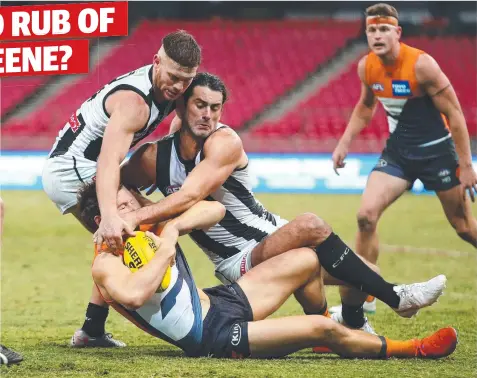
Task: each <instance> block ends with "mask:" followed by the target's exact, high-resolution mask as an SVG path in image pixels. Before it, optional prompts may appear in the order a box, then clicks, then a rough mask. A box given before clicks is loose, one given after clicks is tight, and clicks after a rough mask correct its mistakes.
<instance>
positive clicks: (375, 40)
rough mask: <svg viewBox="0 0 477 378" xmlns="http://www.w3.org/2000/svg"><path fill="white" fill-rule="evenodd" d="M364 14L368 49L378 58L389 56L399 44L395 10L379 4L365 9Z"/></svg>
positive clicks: (398, 28) (397, 19) (400, 29)
mask: <svg viewBox="0 0 477 378" xmlns="http://www.w3.org/2000/svg"><path fill="white" fill-rule="evenodd" d="M365 14H366V36H367V38H368V45H369V48H370V49H371V51H372V52H374V53H375V54H376V55H378V56H380V57H383V56H385V55H387V54H389V53H390V52H391V51H392V50H393V49H394V48H395V46H396V45H397V44H399V39H400V38H401V32H402V28H401V27H400V26H399V15H398V12H397V10H396V8H394V7H392V6H391V5H388V4H385V3H379V4H375V5H373V6H371V7H369V8H367V9H366V13H365Z"/></svg>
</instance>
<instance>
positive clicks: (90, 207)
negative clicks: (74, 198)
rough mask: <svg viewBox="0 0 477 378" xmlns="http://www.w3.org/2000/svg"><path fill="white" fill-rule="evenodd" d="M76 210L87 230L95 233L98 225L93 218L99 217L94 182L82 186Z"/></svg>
mask: <svg viewBox="0 0 477 378" xmlns="http://www.w3.org/2000/svg"><path fill="white" fill-rule="evenodd" d="M78 210H79V217H80V219H81V221H82V222H83V223H84V224H85V225H86V226H87V227H88V229H90V230H94V231H96V230H97V229H98V225H97V224H96V222H95V221H94V218H95V217H96V216H97V215H101V212H100V210H99V203H98V196H97V194H96V181H92V182H90V183H88V184H84V185H83V186H82V187H81V189H80V190H79V191H78Z"/></svg>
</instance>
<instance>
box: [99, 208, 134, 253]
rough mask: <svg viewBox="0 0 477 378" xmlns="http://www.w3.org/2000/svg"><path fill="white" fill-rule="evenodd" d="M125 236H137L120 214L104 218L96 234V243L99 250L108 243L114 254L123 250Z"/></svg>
mask: <svg viewBox="0 0 477 378" xmlns="http://www.w3.org/2000/svg"><path fill="white" fill-rule="evenodd" d="M123 234H124V235H125V236H126V237H129V236H135V235H136V234H135V232H134V228H133V227H131V225H130V224H129V223H128V222H126V221H125V220H124V219H122V218H121V217H120V216H119V215H118V214H115V215H113V216H108V217H102V218H101V223H100V224H99V228H98V230H97V231H96V232H95V234H94V242H95V244H96V245H97V246H98V248H100V247H101V245H102V244H103V243H106V245H107V246H108V248H109V249H110V251H111V252H113V253H114V252H116V251H119V250H121V249H122V248H123Z"/></svg>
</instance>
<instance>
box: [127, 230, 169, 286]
mask: <svg viewBox="0 0 477 378" xmlns="http://www.w3.org/2000/svg"><path fill="white" fill-rule="evenodd" d="M157 249H158V246H157V245H156V243H155V242H154V240H152V239H151V238H150V237H149V236H147V235H146V233H145V232H142V231H137V232H136V236H132V237H130V238H128V239H127V240H126V243H125V244H124V254H123V263H124V265H126V266H127V267H128V268H129V270H130V271H131V272H132V273H135V272H137V271H138V270H139V269H141V268H142V267H143V266H144V265H146V264H147V263H148V262H149V261H151V259H152V258H153V257H154V254H155V253H156V251H157ZM170 283H171V267H170V266H169V267H168V268H167V270H166V274H165V275H164V279H163V280H162V282H161V285H160V286H159V288H158V289H157V292H158V293H161V292H163V291H165V290H166V289H167V288H168V287H169V284H170Z"/></svg>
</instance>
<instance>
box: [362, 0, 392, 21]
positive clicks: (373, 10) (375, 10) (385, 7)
mask: <svg viewBox="0 0 477 378" xmlns="http://www.w3.org/2000/svg"><path fill="white" fill-rule="evenodd" d="M365 15H366V17H368V16H386V17H395V18H396V19H398V20H399V14H398V11H397V10H396V8H394V7H393V6H391V5H389V4H386V3H379V4H374V5H372V6H370V7H368V8H366V12H365Z"/></svg>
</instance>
